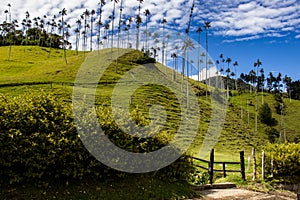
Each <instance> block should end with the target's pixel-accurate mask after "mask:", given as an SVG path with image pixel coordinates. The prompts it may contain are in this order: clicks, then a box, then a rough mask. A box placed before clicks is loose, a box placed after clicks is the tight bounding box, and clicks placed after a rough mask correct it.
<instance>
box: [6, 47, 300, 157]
mask: <svg viewBox="0 0 300 200" xmlns="http://www.w3.org/2000/svg"><path fill="white" fill-rule="evenodd" d="M48 51H49V50H48V48H41V47H33V46H32V47H31V46H29V47H26V48H25V47H15V46H13V47H12V53H11V60H10V61H8V60H7V52H8V47H0V63H1V64H0V92H1V93H4V94H11V95H18V94H21V93H24V92H26V91H28V90H29V89H30V90H33V91H37V92H38V91H39V89H43V90H45V91H54V92H55V93H56V94H57V95H61V96H63V97H64V98H66V99H68V101H70V100H71V95H72V90H73V87H72V84H73V83H74V81H75V78H76V75H77V72H78V70H79V68H80V66H81V64H82V63H83V61H84V60H85V58H86V56H88V54H87V53H86V54H85V55H83V53H82V52H79V55H76V52H75V51H67V59H68V64H65V62H64V59H63V51H62V50H57V49H52V51H51V56H50V58H48ZM116 51H117V50H116V49H114V53H116ZM93 53H94V54H95V53H98V52H93ZM119 55H121V57H119V59H118V62H119V64H118V70H117V73H116V72H115V68H116V64H115V61H113V62H112V63H111V64H110V65H109V66H105V67H107V68H106V70H105V72H104V74H103V76H102V78H101V79H100V80H99V85H98V89H97V102H98V103H100V104H103V103H107V102H108V100H109V99H110V98H111V95H112V92H113V89H114V87H115V85H116V83H117V82H118V80H120V78H121V77H122V76H123V75H124V74H125V73H126V72H127V71H128V70H130V69H133V68H135V67H136V66H137V65H138V64H137V63H140V62H142V60H143V54H142V53H141V52H138V51H126V50H120V51H119ZM99 56H100V57H101V58H103V61H104V60H108V59H110V49H107V50H101V51H100V52H99ZM100 66H101V65H100ZM103 67H104V66H103ZM152 68H153V69H152V70H154V71H156V72H158V73H161V74H162V76H168V77H169V78H170V77H171V75H172V71H171V69H169V68H166V67H164V66H162V65H161V64H158V63H156V64H155V65H154V64H153V65H152ZM51 82H52V84H50V83H51ZM176 82H177V83H178V84H180V83H181V78H180V74H176ZM190 83H191V84H192V85H193V87H194V90H197V89H196V87H197V85H198V83H196V81H193V80H190ZM122 87H123V90H122V91H123V92H124V94H125V93H126V92H127V91H126V88H127V85H126V83H124V84H123V85H122ZM200 87H201V89H200V90H201V92H200V93H204V88H205V85H203V84H200ZM172 95H173V94H172V92H171V91H168V90H165V89H164V88H163V87H159V86H157V85H146V86H143V87H141V88H139V89H138V90H137V91H136V92H135V93H134V95H133V105H135V106H137V107H139V108H140V109H141V111H142V112H144V113H145V116H146V117H147V115H148V114H147V113H148V112H149V108H150V106H151V105H153V104H154V103H157V101H158V102H159V103H160V104H161V105H162V106H164V107H166V108H167V115H168V121H167V125H166V126H165V131H168V130H169V129H173V130H176V126H177V125H178V124H177V125H176V123H177V121H178V108H177V107H176V98H174V96H172ZM247 99H248V101H249V102H253V104H254V102H255V95H254V94H249V93H243V94H241V95H238V94H234V96H233V97H231V99H230V105H229V106H228V109H227V110H226V122H225V125H224V129H223V131H222V134H221V136H220V138H219V140H218V142H217V144H216V146H215V148H216V156H217V158H216V159H218V160H224V159H225V160H238V159H239V156H238V154H237V153H238V151H240V150H245V151H246V155H248V154H250V150H251V148H252V147H258V148H259V147H260V146H262V145H265V144H266V143H267V142H268V138H267V136H266V134H265V133H264V132H265V129H266V128H267V126H266V125H264V124H262V123H259V125H258V132H257V133H255V131H254V117H255V108H254V106H253V105H249V104H248V105H247ZM264 99H265V102H267V103H268V104H269V105H270V107H271V108H272V110H273V117H274V118H275V119H276V120H277V121H278V122H280V115H278V114H276V112H275V109H274V104H275V101H274V98H273V95H271V94H265V97H264ZM198 101H199V108H200V115H201V118H200V122H199V124H200V126H199V130H198V136H197V138H196V140H195V143H194V145H193V149H192V152H193V153H194V154H195V156H197V154H198V151H199V148H200V146H201V144H202V141H203V138H204V136H205V135H206V133H207V130H208V128H209V123H210V121H211V119H210V118H211V109H212V104H211V101H210V100H209V101H206V98H205V96H200V97H199V99H198ZM259 102H261V94H259ZM285 102H286V105H287V114H286V116H285V124H284V127H285V133H286V136H287V139H288V140H290V141H294V140H296V139H297V138H298V140H299V137H300V128H299V126H298V124H297V119H298V116H299V114H300V102H299V101H296V100H292V102H290V101H289V100H288V99H285ZM259 105H261V104H259ZM248 110H249V123H248ZM275 128H276V129H277V130H280V123H278V124H277V125H276V126H275Z"/></svg>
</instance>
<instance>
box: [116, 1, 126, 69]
mask: <svg viewBox="0 0 300 200" xmlns="http://www.w3.org/2000/svg"><path fill="white" fill-rule="evenodd" d="M123 1H124V0H121V3H120V16H119V25H118V43H117V57H116V69H115V70H116V72H117V71H118V57H119V48H120V34H121V23H122V12H123Z"/></svg>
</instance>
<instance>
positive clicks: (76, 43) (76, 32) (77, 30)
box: [75, 19, 81, 55]
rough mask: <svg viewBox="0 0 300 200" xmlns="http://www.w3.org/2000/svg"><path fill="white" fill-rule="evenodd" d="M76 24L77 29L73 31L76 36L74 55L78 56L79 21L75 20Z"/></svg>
mask: <svg viewBox="0 0 300 200" xmlns="http://www.w3.org/2000/svg"><path fill="white" fill-rule="evenodd" d="M76 24H77V27H76V29H75V34H76V42H75V46H76V47H75V49H76V54H77V55H78V48H79V40H80V30H81V19H77V21H76Z"/></svg>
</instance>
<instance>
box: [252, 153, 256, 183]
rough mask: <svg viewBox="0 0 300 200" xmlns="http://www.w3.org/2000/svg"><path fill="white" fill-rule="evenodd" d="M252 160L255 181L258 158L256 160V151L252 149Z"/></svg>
mask: <svg viewBox="0 0 300 200" xmlns="http://www.w3.org/2000/svg"><path fill="white" fill-rule="evenodd" d="M252 158H253V179H252V180H253V181H255V179H256V158H255V149H254V148H252Z"/></svg>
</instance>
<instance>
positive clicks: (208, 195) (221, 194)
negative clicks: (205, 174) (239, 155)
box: [193, 188, 297, 200]
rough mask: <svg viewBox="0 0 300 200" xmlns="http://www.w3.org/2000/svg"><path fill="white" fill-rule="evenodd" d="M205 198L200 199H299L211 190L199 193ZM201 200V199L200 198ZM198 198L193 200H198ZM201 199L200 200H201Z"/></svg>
mask: <svg viewBox="0 0 300 200" xmlns="http://www.w3.org/2000/svg"><path fill="white" fill-rule="evenodd" d="M199 192H200V193H201V194H202V195H203V196H204V198H200V199H202V200H213V199H221V200H244V199H249V200H295V199H296V198H297V196H296V194H293V193H279V192H276V193H267V194H266V193H261V192H254V191H250V190H245V189H237V188H231V189H209V190H203V191H199ZM198 199H199V198H198ZM198 199H197V198H195V199H193V200H198ZM200 199H199V200H200Z"/></svg>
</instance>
